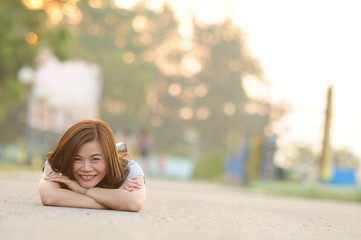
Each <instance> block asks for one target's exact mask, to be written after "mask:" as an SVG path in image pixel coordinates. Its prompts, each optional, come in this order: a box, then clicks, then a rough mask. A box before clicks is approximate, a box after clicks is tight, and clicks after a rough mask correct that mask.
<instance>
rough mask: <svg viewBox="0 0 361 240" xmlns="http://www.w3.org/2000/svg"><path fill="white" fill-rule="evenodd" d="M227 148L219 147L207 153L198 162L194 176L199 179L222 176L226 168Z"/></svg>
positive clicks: (212, 178)
mask: <svg viewBox="0 0 361 240" xmlns="http://www.w3.org/2000/svg"><path fill="white" fill-rule="evenodd" d="M225 156H226V150H225V149H223V148H219V149H216V150H213V151H211V152H208V153H205V154H204V155H202V156H201V157H200V159H199V160H198V162H197V165H196V169H195V173H194V177H195V178H196V179H197V178H198V179H207V180H216V179H217V178H219V177H221V176H222V174H223V169H224V158H225Z"/></svg>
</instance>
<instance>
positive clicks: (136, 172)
mask: <svg viewBox="0 0 361 240" xmlns="http://www.w3.org/2000/svg"><path fill="white" fill-rule="evenodd" d="M128 167H129V173H128V176H127V179H128V178H131V177H135V176H144V171H143V169H142V167H141V166H140V165H139V164H138V163H137V162H136V161H134V160H130V161H129V162H128Z"/></svg>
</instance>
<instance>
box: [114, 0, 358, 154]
mask: <svg viewBox="0 0 361 240" xmlns="http://www.w3.org/2000/svg"><path fill="white" fill-rule="evenodd" d="M120 1H127V0H120ZM163 1H167V2H168V3H170V4H171V5H172V6H173V7H174V9H175V11H176V14H177V16H178V18H179V19H181V21H182V22H183V23H184V26H186V25H187V24H188V23H190V21H191V18H190V14H191V13H193V14H194V15H195V16H196V17H197V18H198V19H200V20H202V21H203V22H208V23H212V22H213V23H215V22H217V21H222V20H224V19H225V18H226V17H227V16H228V17H229V16H230V17H231V18H232V19H233V21H234V22H235V24H237V25H238V26H240V28H241V29H242V30H243V32H244V34H245V39H246V42H247V45H248V47H249V51H250V53H251V55H252V56H253V57H254V58H257V59H258V60H259V61H260V63H261V65H262V68H263V70H264V73H265V80H267V81H269V82H270V89H269V92H270V94H269V95H268V98H269V99H270V100H271V101H273V102H280V101H282V102H286V103H288V104H289V105H291V107H292V111H291V112H290V113H289V114H288V115H287V116H286V117H285V118H284V120H283V121H282V123H281V124H280V127H281V129H282V130H283V132H284V131H286V132H285V133H284V134H282V136H283V137H282V139H281V144H285V145H287V144H289V143H292V142H300V143H306V144H309V145H310V146H312V147H314V149H315V150H316V151H319V150H320V144H321V140H322V134H323V133H322V131H323V122H324V110H325V105H326V103H325V99H326V92H327V88H328V86H329V85H331V84H332V85H334V87H335V89H334V118H333V125H332V133H331V134H332V145H333V146H335V147H336V148H348V149H351V150H353V151H354V152H355V153H357V154H358V155H360V156H361V147H358V146H361V127H360V123H361V94H359V93H358V91H359V89H360V87H361V67H360V64H361V59H360V58H361V27H360V23H361V14H360V12H361V1H359V0H272V1H271V0H182V1H179V0H148V4H149V5H153V6H154V7H155V8H156V6H157V5H158V4H159V3H160V2H163ZM158 6H159V5H158ZM182 32H183V33H184V35H187V34H189V31H187V28H186V27H184V28H182ZM253 85H254V87H253V88H252V89H250V90H251V91H252V92H253V94H254V95H255V96H257V94H258V95H260V94H261V93H262V92H264V90H262V89H260V87H259V84H253ZM251 87H252V85H251Z"/></svg>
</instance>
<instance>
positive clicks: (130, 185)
mask: <svg viewBox="0 0 361 240" xmlns="http://www.w3.org/2000/svg"><path fill="white" fill-rule="evenodd" d="M120 188H121V189H124V190H126V191H128V192H133V191H136V190H139V189H141V188H142V185H141V184H140V183H138V182H137V177H136V176H135V177H131V178H129V179H127V181H125V183H123V184H122V186H121V187H120Z"/></svg>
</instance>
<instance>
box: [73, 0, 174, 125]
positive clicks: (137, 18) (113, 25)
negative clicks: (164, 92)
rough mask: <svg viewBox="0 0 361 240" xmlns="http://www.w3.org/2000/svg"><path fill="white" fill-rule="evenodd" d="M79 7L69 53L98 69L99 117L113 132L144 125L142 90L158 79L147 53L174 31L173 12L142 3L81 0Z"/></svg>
mask: <svg viewBox="0 0 361 240" xmlns="http://www.w3.org/2000/svg"><path fill="white" fill-rule="evenodd" d="M79 8H80V10H81V12H82V14H83V19H82V21H81V22H80V24H78V25H74V26H72V27H71V33H72V35H73V37H74V42H73V43H72V45H71V51H72V52H73V53H74V54H75V55H76V56H78V57H80V58H82V59H86V60H88V61H91V62H94V63H97V64H99V66H100V67H101V69H102V71H103V78H104V89H103V99H102V106H101V117H102V119H104V120H105V121H107V122H108V123H109V124H110V125H111V126H112V128H113V130H114V131H118V130H123V129H127V130H128V131H131V132H136V131H138V130H139V129H141V128H143V127H146V128H148V127H149V126H150V124H149V122H150V118H151V112H150V109H149V105H148V102H149V99H148V88H149V86H150V83H152V82H155V81H157V80H158V78H160V77H162V76H161V74H160V73H159V71H158V70H157V69H156V67H155V65H154V59H151V56H150V54H149V53H148V52H149V51H151V49H153V48H155V47H156V46H157V45H159V44H160V43H162V42H163V41H164V40H165V39H167V35H169V32H172V31H176V28H175V27H176V22H175V20H174V18H173V13H172V12H171V10H170V9H169V8H167V7H165V8H164V10H163V12H162V13H161V14H157V13H155V12H153V11H151V10H148V9H147V8H146V7H145V6H144V4H143V3H140V4H138V6H137V7H136V8H135V9H132V10H127V9H122V8H117V7H114V6H113V5H111V4H104V5H102V7H94V6H91V5H89V4H87V3H84V2H82V3H80V4H79Z"/></svg>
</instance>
